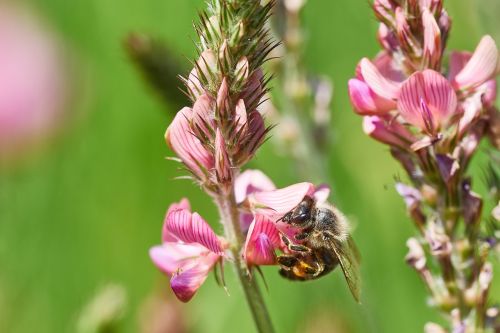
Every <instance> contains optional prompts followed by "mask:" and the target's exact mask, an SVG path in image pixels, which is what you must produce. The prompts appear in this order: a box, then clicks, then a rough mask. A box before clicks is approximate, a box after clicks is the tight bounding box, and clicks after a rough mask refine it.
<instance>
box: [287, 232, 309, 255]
mask: <svg viewBox="0 0 500 333" xmlns="http://www.w3.org/2000/svg"><path fill="white" fill-rule="evenodd" d="M281 240H283V243H285V245H286V246H287V247H288V248H289V249H290V250H292V251H295V252H309V251H311V249H309V248H308V247H307V246H304V245H298V244H293V243H292V242H290V239H288V237H286V236H285V235H281Z"/></svg>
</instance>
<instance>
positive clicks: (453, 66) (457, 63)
mask: <svg viewBox="0 0 500 333" xmlns="http://www.w3.org/2000/svg"><path fill="white" fill-rule="evenodd" d="M471 57H472V53H471V52H467V51H465V52H457V51H452V52H451V53H450V64H449V69H448V79H449V80H450V81H451V82H453V81H454V80H455V78H456V77H457V74H458V73H460V72H461V71H462V69H463V68H464V67H465V65H467V63H468V62H469V60H470V58H471Z"/></svg>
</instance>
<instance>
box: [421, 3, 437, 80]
mask: <svg viewBox="0 0 500 333" xmlns="http://www.w3.org/2000/svg"><path fill="white" fill-rule="evenodd" d="M422 25H423V28H424V54H423V56H424V58H423V61H424V65H426V67H427V68H430V69H435V70H439V68H440V66H441V56H442V45H441V31H440V30H439V26H438V24H437V22H436V19H435V18H434V15H433V14H432V13H431V12H430V11H429V9H427V8H426V9H424V11H423V14H422Z"/></svg>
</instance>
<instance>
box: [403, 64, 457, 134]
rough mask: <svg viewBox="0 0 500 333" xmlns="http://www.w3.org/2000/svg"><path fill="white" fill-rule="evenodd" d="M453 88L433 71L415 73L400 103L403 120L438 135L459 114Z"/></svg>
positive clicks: (405, 84) (405, 86)
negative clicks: (454, 115) (454, 114)
mask: <svg viewBox="0 0 500 333" xmlns="http://www.w3.org/2000/svg"><path fill="white" fill-rule="evenodd" d="M457 103H458V102H457V95H456V94H455V91H454V90H453V88H452V86H451V84H450V83H449V82H448V80H446V79H445V78H444V77H443V76H442V75H441V74H440V73H438V72H436V71H433V70H425V71H423V72H416V73H414V74H413V75H412V76H411V77H410V78H409V79H408V80H407V81H406V82H405V83H404V84H403V86H402V88H401V95H400V97H399V100H398V109H399V111H400V113H401V116H402V117H403V118H404V119H405V120H406V121H407V122H409V123H410V124H412V125H414V126H416V127H418V128H420V129H421V130H423V131H426V132H427V133H428V134H431V135H435V134H436V132H437V131H438V130H439V128H440V127H441V126H442V125H445V124H446V122H447V120H448V119H449V118H450V116H452V115H453V113H454V112H456V110H457Z"/></svg>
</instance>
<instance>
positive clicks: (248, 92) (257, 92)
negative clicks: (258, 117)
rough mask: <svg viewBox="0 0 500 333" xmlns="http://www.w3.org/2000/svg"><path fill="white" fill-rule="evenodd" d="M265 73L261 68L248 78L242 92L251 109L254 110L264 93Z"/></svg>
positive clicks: (242, 96)
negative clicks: (263, 81)
mask: <svg viewBox="0 0 500 333" xmlns="http://www.w3.org/2000/svg"><path fill="white" fill-rule="evenodd" d="M263 78H264V73H263V72H262V70H261V69H260V68H259V69H257V70H255V71H254V72H253V73H252V75H251V76H250V77H249V78H248V82H247V85H246V87H245V89H244V90H243V91H242V92H241V95H240V98H242V99H243V100H244V101H245V105H246V107H247V108H248V110H249V111H253V110H254V109H255V108H256V107H257V105H258V104H259V102H260V99H261V97H262V93H263V87H262V80H263Z"/></svg>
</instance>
